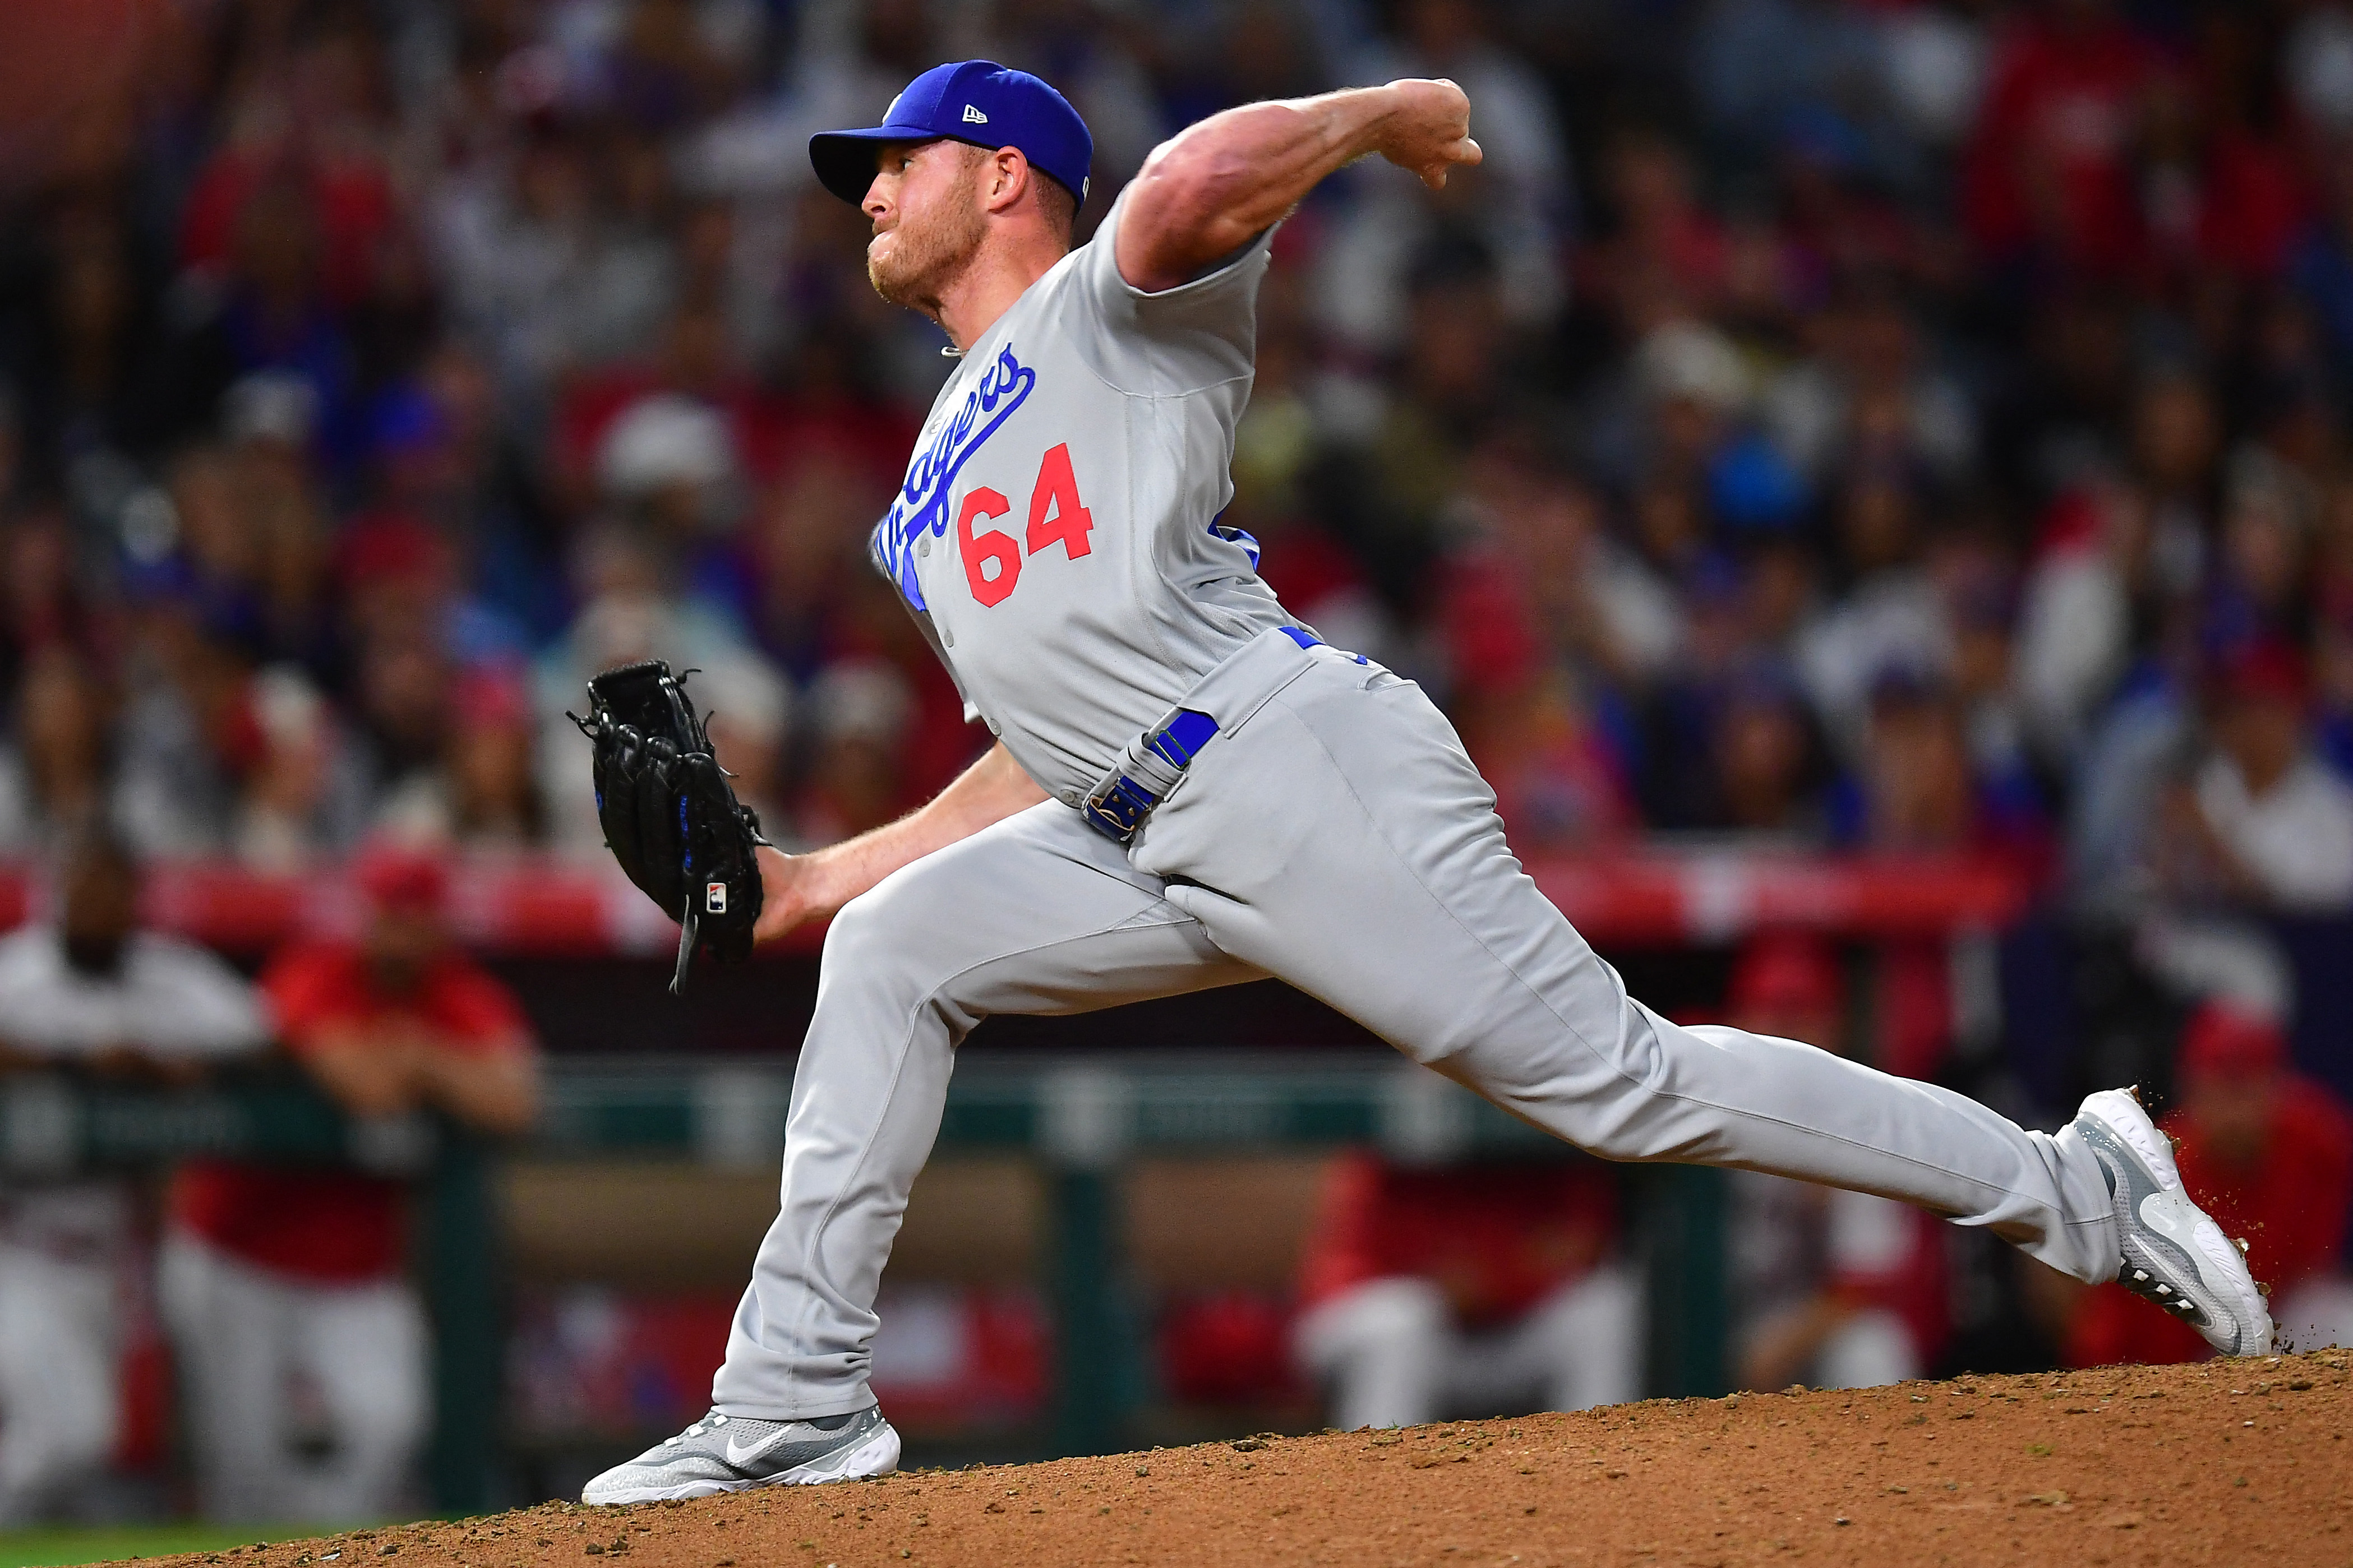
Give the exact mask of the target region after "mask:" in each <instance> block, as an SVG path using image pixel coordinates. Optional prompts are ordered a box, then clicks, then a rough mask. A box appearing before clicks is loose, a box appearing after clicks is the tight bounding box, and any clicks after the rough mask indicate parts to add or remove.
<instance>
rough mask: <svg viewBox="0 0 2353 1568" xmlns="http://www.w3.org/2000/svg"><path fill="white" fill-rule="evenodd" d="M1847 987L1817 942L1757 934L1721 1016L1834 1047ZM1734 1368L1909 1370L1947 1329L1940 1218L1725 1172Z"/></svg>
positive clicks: (1850, 1379)
mask: <svg viewBox="0 0 2353 1568" xmlns="http://www.w3.org/2000/svg"><path fill="white" fill-rule="evenodd" d="M1845 1010H1846V987H1845V984H1844V983H1843V982H1842V981H1841V978H1840V975H1839V973H1838V965H1837V959H1836V957H1835V955H1834V954H1833V953H1831V952H1830V951H1829V950H1828V949H1827V948H1825V947H1824V946H1822V945H1821V944H1820V942H1818V941H1816V940H1814V939H1811V938H1808V937H1801V936H1796V935H1767V936H1761V937H1758V938H1757V939H1756V940H1755V941H1753V942H1750V943H1749V945H1748V947H1747V949H1746V951H1745V952H1742V954H1741V956H1740V961H1739V963H1738V965H1737V966H1736V969H1735V970H1734V972H1733V979H1732V993H1731V1007H1730V1015H1731V1016H1730V1019H1729V1021H1730V1022H1731V1023H1732V1024H1733V1025H1734V1026H1736V1027H1738V1028H1743V1029H1747V1030H1750V1031H1752V1032H1754V1033H1757V1034H1761V1035H1771V1036H1775V1037H1778V1038H1781V1039H1788V1040H1797V1041H1800V1042H1802V1043H1804V1044H1807V1045H1812V1046H1819V1047H1822V1048H1823V1049H1826V1050H1834V1049H1837V1048H1838V1047H1839V1046H1840V1044H1841V1042H1842V1041H1843V1040H1844V1039H1845V1038H1846V1037H1847V1034H1848V1026H1847V1021H1846V1018H1845V1016H1844V1014H1845ZM1733 1205H1734V1218H1733V1221H1732V1237H1733V1242H1732V1268H1733V1276H1734V1284H1733V1300H1735V1302H1736V1303H1737V1310H1738V1317H1739V1321H1738V1323H1737V1325H1736V1335H1737V1341H1736V1343H1737V1351H1736V1360H1735V1365H1736V1373H1735V1381H1736V1383H1737V1384H1738V1385H1739V1386H1740V1387H1743V1388H1758V1389H1775V1388H1780V1387H1783V1386H1785V1385H1787V1384H1790V1383H1803V1384H1807V1385H1809V1386H1810V1387H1815V1388H1868V1387H1871V1386H1873V1385H1875V1384H1884V1383H1900V1382H1902V1381H1903V1380H1904V1379H1905V1378H1910V1377H1917V1376H1919V1375H1920V1374H1921V1373H1922V1372H1923V1371H1924V1370H1925V1368H1926V1366H1927V1364H1928V1362H1929V1360H1930V1358H1931V1357H1933V1356H1934V1354H1935V1353H1936V1341H1937V1336H1938V1335H1939V1334H1940V1333H1941V1331H1942V1328H1943V1325H1942V1321H1941V1318H1940V1311H1941V1307H1942V1303H1941V1301H1940V1300H1939V1296H1938V1291H1939V1286H1940V1284H1941V1281H1942V1272H1941V1267H1940V1259H1939V1249H1938V1245H1937V1244H1938V1241H1939V1239H1940V1238H1939V1237H1938V1235H1937V1233H1936V1221H1935V1220H1934V1219H1932V1218H1931V1217H1930V1216H1928V1215H1925V1214H1922V1213H1920V1212H1919V1211H1918V1210H1916V1209H1913V1208H1910V1207H1908V1206H1906V1205H1903V1204H1899V1203H1896V1202H1894V1200H1893V1199H1889V1198H1881V1197H1873V1196H1872V1195H1871V1194H1868V1193H1850V1192H1842V1191H1840V1190H1837V1189H1835V1188H1831V1187H1816V1186H1810V1185H1808V1184H1804V1183H1801V1182H1793V1181H1790V1180H1788V1179H1787V1178H1786V1177H1781V1176H1761V1175H1757V1174H1756V1173H1751V1172H1739V1173H1735V1174H1734V1176H1733Z"/></svg>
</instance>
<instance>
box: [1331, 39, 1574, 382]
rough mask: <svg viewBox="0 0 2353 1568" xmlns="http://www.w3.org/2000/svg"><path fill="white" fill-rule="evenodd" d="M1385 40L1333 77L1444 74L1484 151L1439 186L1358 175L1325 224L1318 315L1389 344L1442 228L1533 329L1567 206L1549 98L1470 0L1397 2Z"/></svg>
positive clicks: (1553, 279) (1549, 302)
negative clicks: (1350, 202)
mask: <svg viewBox="0 0 2353 1568" xmlns="http://www.w3.org/2000/svg"><path fill="white" fill-rule="evenodd" d="M1397 13H1398V16H1397V20H1398V28H1397V32H1396V34H1395V35H1394V36H1393V37H1380V38H1377V39H1373V40H1369V41H1368V44H1367V47H1366V48H1364V49H1363V50H1362V51H1361V52H1360V53H1359V54H1358V56H1357V57H1356V58H1353V59H1350V60H1348V61H1346V62H1345V64H1344V65H1343V66H1342V68H1341V75H1342V76H1343V77H1344V78H1345V80H1344V81H1343V82H1340V83H1337V84H1335V85H1341V86H1358V85H1364V84H1367V83H1378V82H1386V81H1393V80H1395V79H1398V78H1399V77H1407V76H1438V77H1446V78H1449V79H1451V80H1453V81H1455V82H1457V83H1459V84H1460V85H1461V88H1462V90H1463V91H1464V92H1466V93H1468V94H1470V95H1471V97H1472V99H1473V100H1476V101H1477V103H1478V104H1479V135H1480V143H1479V144H1480V147H1481V149H1482V151H1483V152H1484V153H1485V154H1486V157H1485V160H1484V161H1483V162H1482V163H1481V164H1480V165H1479V166H1478V167H1477V168H1475V169H1466V170H1464V171H1463V177H1462V178H1461V179H1460V180H1452V179H1450V180H1449V181H1448V182H1447V185H1446V188H1445V189H1444V190H1441V191H1434V192H1433V191H1424V190H1421V189H1419V188H1418V187H1416V186H1415V185H1413V184H1409V183H1408V182H1403V181H1395V180H1366V181H1363V182H1361V184H1362V186H1363V189H1362V190H1361V191H1360V192H1359V193H1358V195H1357V200H1356V203H1355V204H1354V210H1353V211H1352V212H1350V213H1348V214H1347V215H1346V216H1345V217H1344V218H1343V220H1342V222H1341V224H1340V225H1339V226H1338V227H1337V228H1336V229H1335V232H1334V233H1333V235H1332V237H1331V239H1330V240H1329V242H1328V245H1327V247H1326V249H1325V252H1324V278H1323V283H1324V287H1323V288H1322V289H1319V290H1318V291H1317V298H1318V300H1319V301H1321V303H1322V305H1323V307H1324V312H1325V317H1326V324H1327V325H1328V326H1330V327H1331V329H1332V330H1333V331H1335V332H1336V333H1337V334H1338V335H1339V336H1340V337H1341V339H1342V340H1343V341H1345V342H1350V343H1353V344H1356V345H1358V346H1361V347H1364V348H1368V349H1376V350H1380V349H1388V348H1392V347H1394V346H1396V342H1397V337H1396V333H1397V329H1398V325H1399V324H1400V323H1401V322H1403V321H1405V319H1406V317H1407V314H1408V312H1407V310H1406V309H1405V306H1406V302H1407V293H1408V289H1409V283H1408V279H1409V273H1410V272H1411V271H1412V270H1413V268H1414V265H1415V258H1416V257H1417V256H1418V255H1420V254H1423V253H1426V252H1427V251H1428V250H1429V249H1430V247H1431V245H1432V243H1433V242H1434V241H1439V240H1441V239H1442V238H1444V237H1459V238H1461V239H1465V240H1470V241H1472V242H1473V243H1475V244H1476V245H1477V246H1478V247H1479V248H1480V249H1481V250H1482V252H1484V253H1485V254H1486V255H1487V256H1489V257H1490V258H1493V267H1494V272H1495V297H1496V307H1497V310H1498V311H1499V312H1500V314H1501V315H1502V317H1503V318H1504V320H1505V321H1509V322H1511V323H1512V324H1513V325H1514V326H1516V327H1522V328H1541V327H1543V326H1546V325H1547V324H1549V322H1550V321H1551V320H1552V318H1553V316H1554V315H1555V313H1556V311H1557V310H1559V308H1560V303H1561V294H1562V280H1561V277H1560V256H1561V251H1562V241H1563V239H1564V237H1566V233H1567V227H1568V221H1569V217H1570V216H1571V213H1572V212H1573V207H1572V205H1571V192H1570V187H1569V158H1568V148H1567V143H1566V142H1564V141H1563V140H1562V138H1561V134H1560V129H1559V125H1558V122H1557V121H1556V116H1555V112H1554V110H1553V107H1552V103H1551V100H1550V98H1549V96H1548V95H1547V94H1546V91H1545V89H1544V84H1543V83H1542V81H1541V80H1540V79H1538V78H1537V77H1536V75H1535V71H1534V70H1532V69H1531V68H1529V66H1528V63H1527V62H1526V61H1525V59H1522V58H1518V57H1516V56H1515V55H1514V53H1513V52H1512V51H1510V50H1509V49H1507V48H1504V47H1499V46H1498V44H1497V42H1496V39H1495V37H1494V35H1493V25H1494V20H1495V18H1494V17H1493V15H1492V12H1491V7H1490V6H1489V5H1485V4H1482V0H1405V3H1404V4H1402V5H1398V7H1397Z"/></svg>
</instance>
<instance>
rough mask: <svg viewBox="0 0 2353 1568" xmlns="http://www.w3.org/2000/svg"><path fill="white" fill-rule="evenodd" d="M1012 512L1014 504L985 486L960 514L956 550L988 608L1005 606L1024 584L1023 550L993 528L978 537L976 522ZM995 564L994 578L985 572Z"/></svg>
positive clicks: (968, 579) (967, 578)
mask: <svg viewBox="0 0 2353 1568" xmlns="http://www.w3.org/2000/svg"><path fill="white" fill-rule="evenodd" d="M1011 510H1013V503H1012V502H1011V501H1008V500H1006V499H1005V498H1004V497H1003V496H1001V495H999V494H997V492H996V491H995V490H992V489H987V487H985V486H984V487H982V488H980V489H976V490H974V491H973V492H972V493H971V494H970V495H968V496H966V497H965V498H964V508H963V510H960V511H958V512H957V513H956V548H957V549H958V550H960V551H961V552H963V554H964V580H965V582H967V583H969V584H972V596H973V597H974V598H976V599H978V600H979V601H980V602H981V604H982V605H985V606H992V607H993V606H995V605H1001V604H1003V603H1004V602H1005V600H1006V598H1007V597H1008V595H1010V594H1011V593H1012V592H1013V584H1016V583H1017V582H1018V581H1020V578H1021V547H1020V546H1019V545H1018V544H1016V543H1014V542H1013V536H1012V535H1011V534H1009V533H1002V532H999V531H997V530H996V529H993V528H992V529H990V530H989V531H987V532H986V533H979V534H976V533H975V532H973V530H972V520H973V519H974V518H976V517H987V518H998V517H1003V516H1004V515H1005V514H1006V513H1008V512H1009V511H1011ZM991 561H994V562H996V563H997V574H996V575H995V576H993V577H992V576H990V575H989V574H987V572H985V571H983V570H982V566H983V565H984V564H985V563H987V562H991Z"/></svg>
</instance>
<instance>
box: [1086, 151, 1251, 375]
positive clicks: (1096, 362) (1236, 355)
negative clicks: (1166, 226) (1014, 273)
mask: <svg viewBox="0 0 2353 1568" xmlns="http://www.w3.org/2000/svg"><path fill="white" fill-rule="evenodd" d="M1133 190H1134V186H1132V185H1131V186H1130V187H1129V188H1128V190H1127V191H1123V192H1121V193H1120V197H1119V200H1117V201H1116V202H1113V204H1112V208H1111V212H1110V213H1109V214H1108V215H1107V216H1105V217H1104V218H1103V226H1102V227H1101V228H1099V229H1097V230H1096V231H1095V237H1094V238H1092V240H1089V241H1088V242H1087V244H1086V245H1085V246H1084V247H1082V248H1081V249H1080V251H1079V254H1078V256H1077V257H1076V258H1074V260H1075V262H1076V265H1075V266H1073V267H1072V268H1071V270H1070V271H1069V272H1068V273H1067V274H1065V275H1064V277H1063V279H1062V287H1063V289H1064V291H1065V293H1066V296H1067V301H1066V303H1065V305H1064V311H1065V313H1064V314H1063V316H1062V319H1063V320H1064V321H1068V322H1069V324H1070V329H1071V337H1072V339H1073V340H1074V341H1075V342H1077V343H1078V345H1079V352H1080V353H1081V355H1082V357H1083V358H1084V359H1085V360H1086V362H1087V365H1088V368H1089V369H1091V370H1092V371H1093V372H1094V373H1095V374H1097V375H1099V376H1101V377H1102V378H1103V381H1104V382H1105V383H1107V384H1110V385H1111V386H1112V387H1113V388H1114V389H1115V390H1117V391H1120V392H1124V393H1128V394H1130V395H1137V396H1145V397H1174V396H1181V395H1184V394H1187V393H1190V392H1198V391H1200V390H1201V389H1203V388H1204V387H1210V386H1216V385H1218V384H1220V383H1223V382H1229V381H1235V380H1239V379H1240V378H1242V377H1244V376H1247V375H1249V374H1250V369H1251V365H1252V363H1253V361H1254V358H1255V355H1256V353H1257V344H1258V286H1259V282H1260V280H1261V279H1263V278H1264V277H1265V276H1266V267H1267V247H1268V246H1269V244H1270V243H1271V241H1272V239H1273V237H1274V230H1273V229H1271V228H1270V229H1268V230H1267V231H1266V232H1265V233H1263V234H1261V235H1260V236H1259V237H1257V238H1256V239H1253V240H1251V241H1250V243H1249V244H1248V245H1246V246H1244V247H1242V248H1241V249H1240V251H1239V252H1237V253H1236V254H1235V255H1233V256H1231V257H1229V258H1226V259H1225V260H1224V261H1222V262H1219V264H1218V265H1217V266H1216V267H1214V268H1210V269H1209V270H1208V272H1205V273H1203V274H1202V275H1201V276H1200V277H1198V278H1196V279H1193V280H1192V281H1191V282H1190V283H1186V284H1182V285H1180V286H1178V287H1177V288H1175V289H1162V290H1161V291H1160V292H1159V293H1156V294H1150V293H1146V292H1145V291H1144V290H1143V289H1138V288H1136V287H1135V286H1134V284H1132V283H1130V282H1129V281H1128V280H1127V279H1124V278H1123V277H1121V276H1120V273H1119V261H1118V258H1117V251H1118V245H1117V243H1116V240H1117V237H1118V234H1119V225H1120V220H1121V219H1122V218H1124V216H1126V214H1127V198H1128V195H1129V193H1130V192H1132V191H1133Z"/></svg>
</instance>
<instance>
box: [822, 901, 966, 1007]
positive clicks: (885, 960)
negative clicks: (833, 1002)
mask: <svg viewBox="0 0 2353 1568" xmlns="http://www.w3.org/2000/svg"><path fill="white" fill-rule="evenodd" d="M892 891H893V889H892V886H891V884H890V883H887V882H886V883H884V884H883V885H882V886H881V887H880V888H876V889H873V890H872V891H871V892H867V893H861V894H860V895H859V896H858V897H857V898H855V899H852V900H849V902H848V903H847V904H844V905H843V906H842V907H841V911H840V912H839V914H837V915H835V916H834V917H833V923H832V924H831V925H830V926H828V928H827V929H826V933H825V952H824V958H823V961H822V965H821V973H820V978H819V982H818V1005H820V1006H822V1005H824V1004H825V1002H826V1000H827V994H828V992H838V991H839V990H840V989H841V988H843V987H855V988H857V989H860V990H863V991H869V992H880V993H882V994H887V995H889V996H891V997H892V999H893V1000H894V1001H913V999H915V998H917V997H920V996H922V995H923V994H927V993H928V992H930V991H931V990H932V989H933V988H934V986H935V985H936V984H938V983H939V980H940V977H941V972H942V965H941V963H940V961H939V956H938V954H937V952H935V951H934V947H933V944H932V943H930V942H927V941H926V940H925V938H924V935H923V932H921V931H913V930H910V929H909V928H908V925H907V923H906V921H905V920H904V918H903V917H902V915H901V913H900V908H901V900H896V899H894V898H892Z"/></svg>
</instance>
